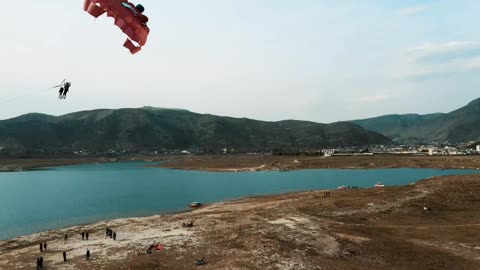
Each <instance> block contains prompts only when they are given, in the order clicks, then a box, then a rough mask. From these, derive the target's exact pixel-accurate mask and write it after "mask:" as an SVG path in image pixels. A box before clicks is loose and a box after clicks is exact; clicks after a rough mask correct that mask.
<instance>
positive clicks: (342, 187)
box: [337, 186, 348, 190]
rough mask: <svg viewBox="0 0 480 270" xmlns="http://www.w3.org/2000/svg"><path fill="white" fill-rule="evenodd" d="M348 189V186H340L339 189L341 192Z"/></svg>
mask: <svg viewBox="0 0 480 270" xmlns="http://www.w3.org/2000/svg"><path fill="white" fill-rule="evenodd" d="M347 188H348V187H347V186H339V187H338V188H337V189H338V190H340V189H347Z"/></svg>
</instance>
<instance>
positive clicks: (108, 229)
mask: <svg viewBox="0 0 480 270" xmlns="http://www.w3.org/2000/svg"><path fill="white" fill-rule="evenodd" d="M109 232H110V228H108V227H107V230H106V231H105V237H108V233H109Z"/></svg>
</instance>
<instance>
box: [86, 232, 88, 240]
mask: <svg viewBox="0 0 480 270" xmlns="http://www.w3.org/2000/svg"><path fill="white" fill-rule="evenodd" d="M85 239H86V240H87V241H88V232H87V233H86V234H85Z"/></svg>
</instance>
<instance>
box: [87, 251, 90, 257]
mask: <svg viewBox="0 0 480 270" xmlns="http://www.w3.org/2000/svg"><path fill="white" fill-rule="evenodd" d="M87 260H90V250H89V249H87Z"/></svg>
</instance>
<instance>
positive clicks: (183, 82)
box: [0, 0, 480, 123]
mask: <svg viewBox="0 0 480 270" xmlns="http://www.w3.org/2000/svg"><path fill="white" fill-rule="evenodd" d="M0 1H1V2H2V6H3V7H4V8H6V10H14V11H16V12H4V13H2V16H0V36H1V37H2V38H1V42H0V119H7V118H11V117H15V116H18V115H21V114H24V113H29V112H40V113H46V114H52V115H61V114H65V113H69V112H74V111H81V110H91V109H98V108H125V107H128V108H136V107H142V106H154V107H164V108H181V109H187V110H190V111H194V112H198V113H209V114H216V115H225V116H233V117H248V118H253V119H260V120H267V121H276V120H284V119H299V120H311V121H316V122H322V123H330V122H335V121H343V120H352V119H360V118H367V117H374V116H379V115H383V114H397V113H398V114H400V113H422V114H425V113H434V112H449V111H452V110H455V109H457V108H459V107H461V106H464V105H466V104H467V103H468V102H469V101H471V100H473V99H476V98H478V97H480V91H479V90H478V85H480V76H479V74H480V73H479V72H480V31H479V30H478V26H479V25H480V17H479V16H478V11H479V10H480V1H478V0H451V1H450V0H438V1H434V0H431V1H428V0H424V1H411V0H402V1H398V0H384V1H380V0H378V1H373V0H362V1H357V0H202V1H199V0H175V1H171V0H168V1H167V0H142V1H141V2H139V3H141V4H142V5H143V6H145V8H146V10H145V13H144V14H145V15H147V16H148V17H149V19H150V21H149V24H148V25H149V27H150V35H149V40H148V42H147V44H146V46H145V47H144V48H143V50H142V51H140V52H139V53H137V54H135V55H131V54H130V52H129V51H128V50H127V49H125V48H123V47H122V45H123V42H124V40H125V38H126V36H125V35H124V34H123V33H122V32H121V31H120V29H119V28H117V27H116V26H115V25H113V19H112V18H107V17H105V16H103V17H100V18H98V19H97V20H95V19H94V18H93V17H91V16H90V15H89V14H87V13H86V12H84V11H83V1H81V0H69V1H64V0H48V1H38V0H18V1H6V0H0ZM134 3H135V4H137V2H134ZM64 78H67V79H68V80H69V81H71V82H72V87H71V92H70V93H69V96H68V98H67V99H66V100H58V99H57V92H56V91H57V90H56V89H51V88H50V87H51V86H53V85H56V84H58V83H60V81H62V80H63V79H64Z"/></svg>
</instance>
